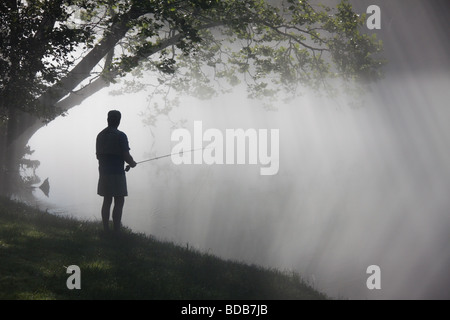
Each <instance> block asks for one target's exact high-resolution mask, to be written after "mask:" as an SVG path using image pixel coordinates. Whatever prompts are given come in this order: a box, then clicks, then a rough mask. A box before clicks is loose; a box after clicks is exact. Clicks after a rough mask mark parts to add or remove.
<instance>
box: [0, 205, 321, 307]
mask: <svg viewBox="0 0 450 320" xmlns="http://www.w3.org/2000/svg"><path fill="white" fill-rule="evenodd" d="M70 265H77V266H79V267H80V270H81V277H80V279H81V289H80V290H76V289H74V290H69V289H68V288H67V285H66V281H67V279H68V278H69V277H70V276H71V274H68V273H67V267H68V266H70ZM325 298H326V296H325V295H323V294H322V293H320V292H317V291H316V290H314V289H313V288H311V287H310V286H308V285H307V284H306V283H304V282H303V281H302V279H301V278H300V276H299V275H297V274H289V273H286V272H281V271H278V270H273V269H265V268H262V267H258V266H254V265H247V264H244V263H240V262H235V261H226V260H222V259H219V258H217V257H215V256H213V255H211V254H206V253H201V252H197V251H195V250H192V249H188V248H186V247H181V246H177V245H175V244H173V243H168V242H161V241H158V240H156V239H154V238H152V237H149V236H146V235H142V234H136V233H133V232H131V231H130V230H128V229H125V230H124V231H123V232H122V233H121V234H119V235H115V234H107V233H104V232H103V231H102V229H101V225H100V223H97V222H86V221H79V220H75V219H72V218H65V217H59V216H55V215H52V214H49V213H45V212H42V211H39V210H37V209H34V208H31V207H29V206H26V205H24V204H21V203H18V202H14V201H10V200H7V199H5V198H0V299H9V300H72V299H75V300H84V299H101V300H111V299H127V300H128V299H130V300H143V299H156V300H185V299H189V300H215V299H224V300H228V299H230V300H238V299H247V300H253V299H254V300H261V299H271V300H272V299H273V300H279V299H281V300H297V299H314V300H316V299H325Z"/></svg>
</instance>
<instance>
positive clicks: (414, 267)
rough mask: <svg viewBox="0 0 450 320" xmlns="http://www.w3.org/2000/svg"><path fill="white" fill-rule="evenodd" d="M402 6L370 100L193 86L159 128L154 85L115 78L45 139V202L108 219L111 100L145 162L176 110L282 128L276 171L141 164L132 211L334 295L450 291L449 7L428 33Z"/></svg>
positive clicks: (151, 228)
mask: <svg viewBox="0 0 450 320" xmlns="http://www.w3.org/2000/svg"><path fill="white" fill-rule="evenodd" d="M375 2H376V1H375ZM421 3H424V2H421ZM424 8H425V7H424ZM427 8H428V7H427ZM427 8H425V9H427ZM382 9H383V10H384V8H383V7H382ZM389 9H390V10H391V11H388V13H387V15H386V17H387V21H389V19H388V18H390V24H389V25H387V24H386V25H384V24H383V26H386V27H385V28H386V29H387V30H384V32H385V33H383V34H381V36H382V37H385V38H384V39H383V40H386V43H385V45H386V46H387V47H386V55H387V57H386V58H387V59H388V60H389V62H390V64H389V66H388V68H387V74H386V77H385V79H383V80H382V81H380V82H379V83H377V84H375V85H373V86H372V88H371V91H368V92H366V93H365V95H364V97H363V100H362V101H361V103H359V104H358V105H357V106H356V107H354V106H350V105H349V102H352V100H349V98H345V97H341V96H340V97H336V98H334V99H328V98H320V97H318V96H317V95H314V94H312V93H308V92H305V94H304V95H303V96H302V97H300V98H298V99H296V100H295V101H294V102H292V103H290V104H283V103H279V104H277V105H276V107H277V110H274V111H268V110H265V109H264V108H263V107H262V106H261V103H260V102H258V101H251V100H247V99H246V98H245V93H244V92H242V91H241V90H240V89H237V90H236V92H234V93H233V94H230V95H226V96H220V97H218V98H216V99H213V100H210V101H199V100H196V99H194V98H189V97H186V98H185V99H183V100H182V101H181V106H180V107H179V108H178V109H176V110H174V111H173V112H172V113H171V114H170V119H169V118H167V117H160V118H158V122H157V124H156V126H155V127H148V126H145V125H144V124H143V119H144V117H143V116H141V115H140V113H141V112H146V110H147V108H148V106H149V102H148V100H147V95H146V94H144V93H140V94H133V95H131V94H129V95H123V96H111V95H109V94H108V90H105V91H104V92H101V93H100V94H98V95H95V96H92V97H91V98H89V99H87V100H86V101H85V102H84V103H83V104H82V105H81V106H79V107H76V108H74V109H73V110H70V111H69V113H68V116H67V117H61V118H58V119H57V120H55V121H53V122H51V123H50V124H49V125H48V126H46V127H44V128H42V129H41V130H40V131H39V132H37V133H36V134H35V136H34V137H33V138H32V139H31V141H30V146H31V148H32V149H34V150H35V153H34V154H33V156H32V158H33V159H38V160H40V162H41V165H40V167H39V168H38V170H37V174H38V176H39V177H41V179H45V178H47V177H48V178H49V181H50V195H49V198H46V197H45V196H44V195H43V194H42V193H41V192H40V190H39V189H36V190H35V191H34V194H35V196H36V198H37V201H38V203H39V204H40V205H41V206H42V207H43V208H46V209H48V210H49V211H50V212H52V213H55V214H61V215H70V216H73V217H76V218H78V219H88V220H94V221H98V222H99V224H100V221H101V216H100V207H101V201H102V199H101V197H99V196H97V195H96V188H97V179H98V171H97V160H96V158H95V137H96V135H97V134H98V132H100V131H101V130H102V129H103V128H104V127H105V126H106V113H107V111H109V110H110V109H117V110H120V111H121V112H122V122H121V125H120V127H119V129H120V130H122V131H124V132H125V133H126V134H127V135H128V139H129V142H130V147H131V151H130V152H131V154H132V155H133V157H134V159H135V160H136V161H141V160H146V159H149V158H151V157H154V156H160V155H165V154H169V153H171V149H172V147H173V145H174V143H173V142H171V140H170V137H171V133H172V131H173V129H174V128H173V127H172V121H178V120H182V119H185V120H186V128H188V129H189V130H191V131H192V130H193V129H192V128H193V123H194V121H195V120H201V121H202V123H203V128H204V130H206V129H207V128H216V129H219V130H222V131H223V132H225V129H228V128H231V129H234V128H243V129H248V128H254V129H279V130H280V149H279V150H280V157H279V172H278V174H277V175H273V176H262V175H260V165H205V164H203V165H178V166H177V165H174V164H173V163H172V161H171V158H170V157H167V158H163V159H159V160H155V161H151V162H146V163H141V164H138V166H137V167H136V168H134V169H132V170H130V172H128V173H127V181H128V191H129V196H128V197H127V198H126V202H125V208H124V214H123V224H124V225H125V226H127V227H129V228H131V229H132V230H134V231H136V232H142V233H146V234H149V235H152V236H154V237H156V238H158V239H161V240H168V241H173V242H175V243H178V244H180V245H183V246H186V245H189V247H193V248H196V249H198V250H200V251H202V252H210V253H212V254H214V255H217V256H220V257H223V258H226V259H233V260H239V261H244V262H247V263H253V264H258V265H262V266H267V267H274V268H278V269H281V270H286V271H294V272H298V273H299V274H300V275H301V276H302V277H303V278H304V279H305V280H307V281H308V282H309V283H310V284H312V285H313V286H314V287H315V288H317V289H319V290H321V291H323V292H325V293H327V294H329V295H330V296H332V297H338V298H350V299H425V298H426V299H432V298H445V299H448V298H450V290H449V286H450V274H449V272H448V270H450V269H449V267H450V250H448V242H449V240H450V233H449V230H450V219H449V212H448V210H449V208H450V197H448V190H449V187H450V151H449V150H450V148H449V147H450V110H449V108H448V105H449V104H448V101H450V92H449V90H448V89H449V88H450V72H449V70H450V69H449V68H448V66H449V64H448V48H447V47H446V46H448V44H447V43H448V42H445V41H443V40H445V37H447V38H448V35H447V34H446V33H445V32H443V31H440V32H438V31H437V30H440V28H441V27H440V25H439V23H438V22H436V16H432V17H431V15H425V14H423V15H422V17H421V18H422V19H423V20H422V25H421V26H420V30H422V33H417V32H416V33H414V32H411V31H417V30H418V29H419V28H417V30H414V29H412V27H411V26H409V25H407V22H405V21H404V20H405V19H404V18H405V14H404V15H402V14H400V15H397V11H392V10H393V8H392V7H390V8H389ZM422 9H423V8H422ZM411 10H413V9H411ZM416 10H417V9H416ZM428 10H430V9H429V8H428ZM382 12H386V11H382ZM414 12H415V11H413V13H414ZM421 12H422V11H421ZM394 13H395V14H394ZM413 13H411V14H413ZM383 17H385V16H384V15H383ZM397 17H398V19H396V18H397ZM383 21H384V20H383ZM444 29H445V28H444ZM382 31H383V27H382ZM425 31H427V32H425ZM380 32H381V31H380ZM447 32H448V31H447ZM389 36H391V38H389ZM443 37H444V38H443ZM418 50H419V51H420V52H418ZM410 51H411V52H413V53H414V54H413V55H408V54H407V53H408V52H410ZM407 56H408V59H406V58H405V57H407ZM443 62H444V64H443ZM111 89H114V88H111ZM171 120H172V121H171ZM370 265H378V266H380V269H381V289H379V290H369V289H368V288H367V286H366V280H367V278H368V276H369V275H368V274H367V273H366V269H367V267H368V266H370Z"/></svg>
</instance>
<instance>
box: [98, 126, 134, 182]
mask: <svg viewBox="0 0 450 320" xmlns="http://www.w3.org/2000/svg"><path fill="white" fill-rule="evenodd" d="M129 150H130V147H129V145H128V138H127V135H126V134H125V133H123V132H122V131H119V130H117V128H113V127H107V128H105V129H104V130H102V131H101V132H100V133H99V134H98V135H97V141H96V154H97V159H98V162H99V171H100V173H103V174H124V172H125V171H124V165H125V163H124V154H125V153H126V152H128V151H129Z"/></svg>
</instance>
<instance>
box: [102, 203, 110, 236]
mask: <svg viewBox="0 0 450 320" xmlns="http://www.w3.org/2000/svg"><path fill="white" fill-rule="evenodd" d="M111 203H112V197H110V196H104V197H103V205H102V221H103V229H104V230H105V231H107V230H109V215H110V212H111Z"/></svg>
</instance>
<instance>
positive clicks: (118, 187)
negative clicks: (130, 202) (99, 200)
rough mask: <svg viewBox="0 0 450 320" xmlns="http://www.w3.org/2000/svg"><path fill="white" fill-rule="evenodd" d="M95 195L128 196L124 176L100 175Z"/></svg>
mask: <svg viewBox="0 0 450 320" xmlns="http://www.w3.org/2000/svg"><path fill="white" fill-rule="evenodd" d="M97 194H98V195H100V196H103V197H104V196H110V197H120V196H122V197H126V196H128V190H127V179H126V177H125V174H102V173H100V177H99V179H98V187H97Z"/></svg>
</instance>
